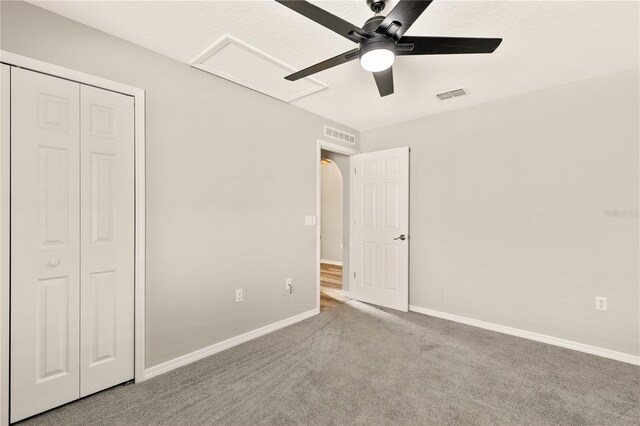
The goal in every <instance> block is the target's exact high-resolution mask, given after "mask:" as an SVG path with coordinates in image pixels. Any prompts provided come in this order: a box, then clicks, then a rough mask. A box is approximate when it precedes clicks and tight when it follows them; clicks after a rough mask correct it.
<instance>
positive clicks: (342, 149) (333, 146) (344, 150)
mask: <svg viewBox="0 0 640 426" xmlns="http://www.w3.org/2000/svg"><path fill="white" fill-rule="evenodd" d="M323 150H324V151H330V152H335V153H336V154H343V155H346V156H348V157H350V156H352V155H356V154H360V151H358V150H357V149H353V148H349V147H347V146H343V145H338V144H337V143H331V142H325V141H323V140H321V139H318V149H317V155H316V173H317V174H316V176H317V177H316V182H317V187H316V194H317V196H316V206H317V208H316V217H317V218H318V223H317V225H316V268H317V269H316V282H317V291H316V294H317V296H318V299H317V302H316V309H317V310H318V312H320V259H321V257H320V255H321V253H320V251H321V241H320V224H321V223H322V192H321V181H322V175H321V172H320V159H321V158H322V154H321V151H323ZM349 173H351V170H349ZM352 189H353V179H349V204H350V206H353V191H352ZM351 212H352V209H351V208H349V215H351ZM349 223H351V217H349ZM349 230H350V232H349V262H351V239H352V233H351V226H349ZM343 238H344V237H343ZM342 268H343V269H344V259H343V263H342ZM352 290H353V274H351V275H350V276H349V291H352ZM352 294H353V293H352Z"/></svg>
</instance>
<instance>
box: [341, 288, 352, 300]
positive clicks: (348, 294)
mask: <svg viewBox="0 0 640 426" xmlns="http://www.w3.org/2000/svg"><path fill="white" fill-rule="evenodd" d="M341 293H342V295H343V296H344V297H348V298H349V299H351V292H350V291H349V290H342V292H341Z"/></svg>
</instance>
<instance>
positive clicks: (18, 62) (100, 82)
mask: <svg viewBox="0 0 640 426" xmlns="http://www.w3.org/2000/svg"><path fill="white" fill-rule="evenodd" d="M0 62H2V63H4V64H7V65H13V66H16V67H20V68H25V69H28V70H32V71H37V72H40V73H43V74H49V75H52V76H54V77H60V78H64V79H66V80H71V81H76V82H78V83H82V84H86V85H88V86H95V87H98V88H100V89H107V90H111V91H112V92H118V93H122V94H124V95H130V96H133V97H135V98H136V100H137V97H138V96H144V90H143V89H139V88H137V87H133V86H128V85H126V84H122V83H118V82H116V81H111V80H107V79H105V78H102V77H96V76H94V75H91V74H85V73H83V72H80V71H75V70H72V69H69V68H65V67H61V66H58V65H53V64H50V63H47V62H43V61H39V60H37V59H33V58H29V57H27V56H22V55H18V54H15V53H11V52H7V51H6V50H0ZM143 105H144V103H143ZM136 130H137V129H136ZM136 136H137V134H136Z"/></svg>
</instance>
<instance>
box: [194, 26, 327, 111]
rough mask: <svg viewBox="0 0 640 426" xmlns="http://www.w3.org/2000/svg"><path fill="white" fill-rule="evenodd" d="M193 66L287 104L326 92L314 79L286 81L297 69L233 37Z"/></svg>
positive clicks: (217, 46) (221, 42)
mask: <svg viewBox="0 0 640 426" xmlns="http://www.w3.org/2000/svg"><path fill="white" fill-rule="evenodd" d="M190 65H191V66H192V67H194V68H198V69H200V70H202V71H206V72H208V73H210V74H213V75H217V76H218V77H222V78H224V79H226V80H229V81H233V82H234V83H237V84H240V85H242V86H245V87H248V88H250V89H253V90H256V91H258V92H261V93H264V94H265V95H269V96H271V97H274V98H276V99H279V100H281V101H284V102H292V101H295V100H296V99H300V98H302V97H303V96H307V95H310V94H312V93H315V92H318V91H320V90H324V89H326V88H327V85H326V84H324V83H322V82H320V81H318V80H316V79H315V78H312V77H307V78H304V79H301V80H298V81H296V82H291V81H287V80H285V79H284V77H285V76H286V75H289V74H291V72H294V71H296V69H295V68H293V67H291V66H290V65H287V64H285V63H284V62H282V61H280V60H278V59H276V58H274V57H272V56H270V55H268V54H267V53H265V52H262V51H260V50H258V49H256V48H255V47H253V46H250V45H248V44H247V43H244V42H242V41H240V40H238V39H236V38H234V37H232V36H230V35H225V36H224V37H222V38H221V39H220V40H219V41H217V42H216V43H214V44H213V45H212V46H211V47H209V48H208V49H206V50H205V51H204V52H202V53H201V54H200V55H198V57H196V58H195V59H194V60H193V61H191V63H190Z"/></svg>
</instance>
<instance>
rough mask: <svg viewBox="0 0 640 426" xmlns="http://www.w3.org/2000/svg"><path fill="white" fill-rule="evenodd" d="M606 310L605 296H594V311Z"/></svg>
mask: <svg viewBox="0 0 640 426" xmlns="http://www.w3.org/2000/svg"><path fill="white" fill-rule="evenodd" d="M606 310H607V298H606V297H600V296H596V311H606Z"/></svg>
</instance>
